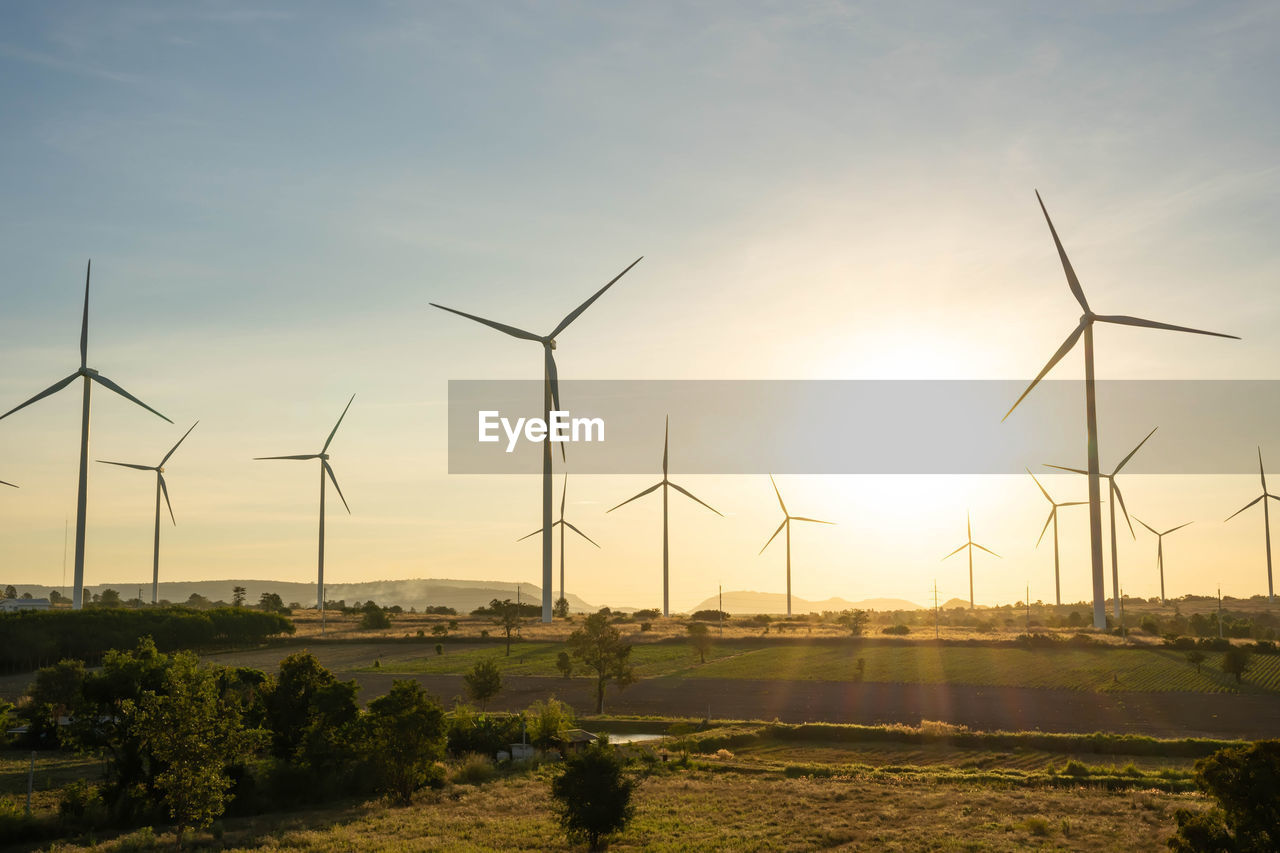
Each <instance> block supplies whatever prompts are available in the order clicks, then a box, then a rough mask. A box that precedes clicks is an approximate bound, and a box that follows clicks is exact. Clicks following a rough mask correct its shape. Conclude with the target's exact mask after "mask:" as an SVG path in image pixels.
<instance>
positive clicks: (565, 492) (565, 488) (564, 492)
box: [560, 473, 569, 518]
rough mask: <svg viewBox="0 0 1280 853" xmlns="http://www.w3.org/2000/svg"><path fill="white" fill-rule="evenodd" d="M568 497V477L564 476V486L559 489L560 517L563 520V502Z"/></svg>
mask: <svg viewBox="0 0 1280 853" xmlns="http://www.w3.org/2000/svg"><path fill="white" fill-rule="evenodd" d="M568 497H569V475H568V473H566V474H565V475H564V485H563V486H561V487H560V517H561V518H564V502H565V500H566V499H567V498H568Z"/></svg>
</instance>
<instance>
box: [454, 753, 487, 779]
mask: <svg viewBox="0 0 1280 853" xmlns="http://www.w3.org/2000/svg"><path fill="white" fill-rule="evenodd" d="M496 775H498V771H497V769H496V768H494V766H493V760H492V759H491V758H489V756H487V755H481V754H480V753H478V752H469V753H467V754H466V755H464V756H462V758H461V759H459V760H458V763H457V764H455V765H454V767H453V772H452V773H450V774H449V781H450V782H452V783H453V784H455V785H483V784H484V783H485V782H488V781H489V780H490V779H492V778H493V777H494V776H496Z"/></svg>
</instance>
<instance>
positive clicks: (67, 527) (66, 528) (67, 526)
mask: <svg viewBox="0 0 1280 853" xmlns="http://www.w3.org/2000/svg"><path fill="white" fill-rule="evenodd" d="M70 533H71V518H70V516H64V517H63V519H62V595H63V597H64V598H65V597H66V595H67V537H68V536H69V535H70Z"/></svg>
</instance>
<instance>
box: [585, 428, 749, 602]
mask: <svg viewBox="0 0 1280 853" xmlns="http://www.w3.org/2000/svg"><path fill="white" fill-rule="evenodd" d="M670 433H671V418H669V417H668V418H667V425H666V427H665V428H664V429H663V433H662V479H661V480H659V481H658V482H657V483H655V484H654V485H652V486H650V487H649V488H647V489H645V490H644V491H643V492H641V493H640V494H638V495H636V496H635V497H630V498H627V499H626V500H625V501H623V502H622V503H620V504H618V506H615V507H614V508H613V509H611V510H609V512H613V510H614V509H617V508H618V507H620V506H626V505H627V504H629V503H631V502H632V501H633V500H636V498H642V497H644V496H645V495H647V494H649V493H650V492H652V491H655V490H657V489H659V488H661V489H662V615H663V616H670V615H671V607H670V602H671V599H670V595H669V592H670V589H671V585H670V573H669V569H670V565H671V561H670V547H669V542H670V540H669V537H668V523H667V502H668V490H669V489H675V490H676V491H677V492H679V493H680V494H682V495H684V496H685V497H687V498H689V499H691V500H694V501H697V502H698V503H700V504H702V505H703V506H705V507H706V508H707V509H709V510H711V511H712V512H714V513H715V514H716V515H718V516H720V517H721V518H724V513H722V512H720V510H718V509H716V508H715V507H713V506H711V504H709V503H706V502H705V501H703V500H702V499H701V498H698V497H695V496H694V495H693V493H692V492H690V491H688V490H686V489H683V488H681V487H680V486H677V485H676V484H675V483H673V482H671V481H670V480H669V479H667V449H668V438H669V437H670Z"/></svg>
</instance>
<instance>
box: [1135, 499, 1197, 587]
mask: <svg viewBox="0 0 1280 853" xmlns="http://www.w3.org/2000/svg"><path fill="white" fill-rule="evenodd" d="M1134 518H1137V521H1138V523H1139V524H1141V525H1142V526H1143V527H1145V528H1147V529H1148V530H1150V531H1151V532H1152V533H1154V534H1155V537H1156V568H1157V569H1159V570H1160V603H1161V604H1164V537H1166V536H1168V535H1169V534H1170V533H1172V532H1173V531H1175V530H1181V529H1182V528H1184V527H1186V526H1187V524H1191V523H1192V522H1190V521H1188V522H1187V524H1179V525H1178V526H1177V527H1170V528H1169V529H1168V530H1166V531H1164V532H1163V533H1161V532H1160V531H1158V530H1156V529H1155V528H1154V527H1152V526H1151V525H1150V524H1147V523H1146V522H1145V521H1143V520H1142V519H1140V518H1138V517H1137V516H1134Z"/></svg>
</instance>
